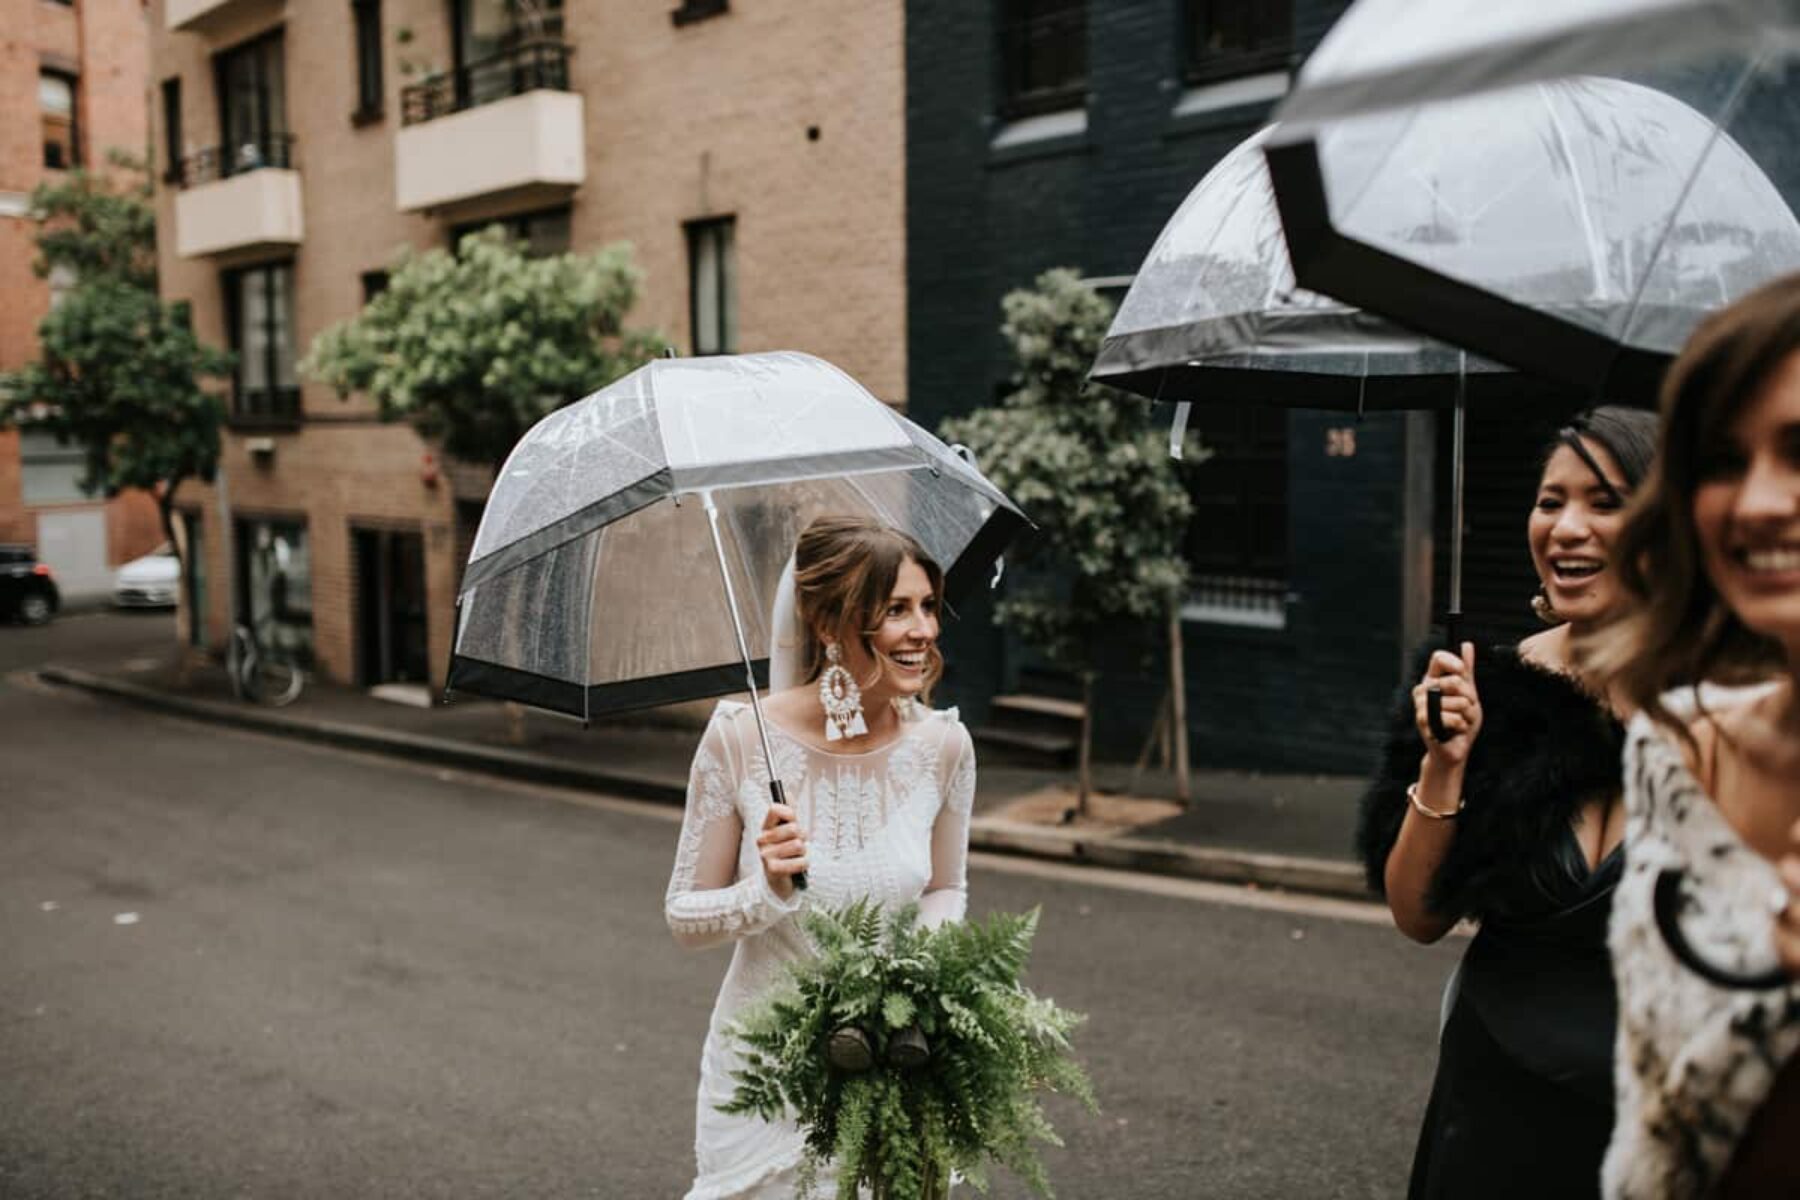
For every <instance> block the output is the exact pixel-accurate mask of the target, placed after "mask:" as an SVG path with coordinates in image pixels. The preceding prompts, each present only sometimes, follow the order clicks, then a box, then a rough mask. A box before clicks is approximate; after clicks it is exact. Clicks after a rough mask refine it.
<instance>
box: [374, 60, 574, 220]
mask: <svg viewBox="0 0 1800 1200" xmlns="http://www.w3.org/2000/svg"><path fill="white" fill-rule="evenodd" d="M567 82H568V48H567V47H565V46H561V45H557V44H554V43H536V44H532V45H527V46H523V47H520V48H518V49H515V50H512V51H509V52H507V53H506V54H503V55H499V56H497V57H495V58H492V59H489V60H486V61H485V62H480V63H475V64H471V65H470V66H468V67H462V68H459V69H457V70H455V71H452V72H448V73H446V74H443V75H438V76H434V77H433V78H431V79H428V80H426V81H424V82H423V83H419V84H414V85H413V86H412V87H409V88H407V89H406V90H405V92H404V93H403V94H402V96H401V119H402V126H401V128H400V130H399V132H398V134H397V135H396V136H395V138H394V197H395V203H396V205H397V206H398V207H399V209H400V210H401V211H402V212H419V211H424V210H469V209H472V208H479V207H484V206H487V205H490V204H492V203H495V202H500V201H506V202H512V201H518V202H520V203H531V202H551V201H554V200H557V199H561V198H563V197H566V196H567V195H568V194H569V193H570V192H572V191H574V190H575V189H576V188H577V187H579V186H580V185H581V183H582V181H583V180H585V179H586V178H587V160H586V149H585V147H586V139H585V130H584V123H583V116H582V104H581V97H580V96H577V95H575V94H573V93H571V92H569V91H567V90H565V89H566V87H567Z"/></svg>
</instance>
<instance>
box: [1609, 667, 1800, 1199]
mask: <svg viewBox="0 0 1800 1200" xmlns="http://www.w3.org/2000/svg"><path fill="white" fill-rule="evenodd" d="M1719 699H1722V698H1721V697H1709V698H1708V703H1707V708H1708V710H1709V711H1713V712H1717V711H1719V710H1720V709H1721V708H1723V707H1728V706H1729V704H1730V703H1731V701H1729V700H1725V701H1724V702H1723V703H1719V702H1715V701H1716V700H1719ZM1678 700H1684V701H1685V700H1688V697H1687V696H1686V695H1685V694H1681V693H1677V694H1675V695H1672V696H1670V697H1668V698H1666V700H1665V703H1668V704H1669V705H1670V707H1671V708H1672V709H1674V710H1676V711H1677V714H1678V715H1691V714H1688V713H1684V712H1683V710H1684V709H1686V708H1687V707H1688V705H1687V704H1678V703H1676V701H1678ZM1690 703H1691V702H1690ZM1625 811H1626V827H1625V841H1626V844H1627V845H1628V846H1630V848H1631V849H1630V852H1629V854H1628V856H1627V857H1628V864H1627V867H1626V872H1625V878H1624V880H1623V882H1621V883H1620V885H1619V889H1618V895H1617V898H1616V900H1615V902H1614V908H1613V917H1612V931H1611V935H1610V938H1611V945H1612V955H1613V971H1614V975H1615V977H1616V979H1617V982H1618V989H1619V1041H1618V1052H1617V1054H1616V1056H1615V1058H1614V1062H1615V1071H1616V1080H1617V1085H1618V1119H1617V1123H1616V1124H1615V1126H1614V1128H1613V1136H1612V1144H1611V1145H1610V1146H1609V1147H1608V1148H1607V1153H1606V1164H1605V1168H1604V1172H1603V1175H1602V1182H1603V1190H1604V1192H1605V1195H1606V1196H1607V1197H1609V1198H1611V1200H1650V1198H1652V1197H1654V1198H1656V1200H1672V1198H1679V1197H1690V1196H1692V1197H1699V1196H1707V1195H1711V1194H1712V1192H1713V1189H1714V1188H1715V1187H1716V1186H1717V1185H1718V1183H1719V1181H1720V1179H1721V1178H1722V1176H1723V1174H1724V1172H1725V1169H1726V1167H1727V1166H1728V1165H1729V1164H1730V1162H1731V1156H1732V1152H1733V1151H1734V1150H1735V1149H1736V1147H1737V1144H1738V1140H1739V1139H1740V1138H1741V1137H1742V1136H1743V1134H1744V1131H1745V1129H1746V1128H1747V1127H1748V1125H1749V1123H1750V1118H1751V1117H1752V1116H1753V1115H1755V1113H1756V1110H1757V1109H1758V1108H1759V1107H1760V1106H1761V1104H1762V1102H1763V1099H1764V1098H1765V1097H1766V1096H1767V1095H1768V1093H1769V1089H1770V1087H1771V1086H1772V1085H1773V1084H1774V1082H1775V1077H1776V1075H1777V1074H1778V1073H1779V1072H1780V1071H1781V1070H1782V1068H1783V1064H1785V1063H1787V1062H1788V1060H1789V1059H1791V1058H1792V1057H1793V1055H1794V1053H1795V1051H1796V1049H1800V983H1796V984H1791V985H1789V986H1788V987H1785V988H1775V989H1772V990H1769V991H1728V990H1725V989H1723V988H1720V987H1717V986H1715V985H1714V984H1712V983H1709V982H1707V981H1706V980H1704V979H1702V978H1700V976H1698V975H1696V974H1694V973H1693V972H1691V971H1689V970H1688V969H1687V968H1686V967H1684V966H1682V965H1681V964H1680V963H1678V962H1677V961H1676V960H1675V958H1674V956H1673V955H1672V954H1670V952H1669V948H1668V947H1667V946H1666V945H1665V944H1664V943H1663V940H1662V935H1661V934H1660V933H1659V932H1658V931H1657V928H1656V918H1655V915H1654V908H1653V903H1652V898H1653V895H1654V892H1655V887H1656V878H1657V876H1658V875H1659V874H1661V873H1662V871H1663V869H1664V868H1668V867H1679V868H1681V869H1682V870H1684V871H1685V872H1686V873H1687V876H1688V880H1687V884H1686V890H1687V892H1688V894H1689V895H1690V897H1691V901H1690V904H1689V906H1688V908H1687V911H1686V912H1685V913H1684V915H1683V917H1682V924H1683V927H1684V929H1685V930H1686V932H1687V935H1688V940H1689V941H1691V942H1692V943H1693V944H1694V946H1695V948H1696V949H1697V950H1699V952H1700V953H1701V954H1702V955H1703V956H1704V957H1706V958H1707V959H1708V960H1710V961H1713V962H1717V963H1718V964H1720V965H1721V966H1725V967H1731V968H1733V969H1736V970H1749V969H1754V968H1761V967H1767V966H1769V965H1770V964H1772V963H1773V962H1774V961H1775V949H1774V938H1773V935H1772V928H1771V927H1772V925H1773V922H1772V920H1771V918H1770V914H1769V907H1768V903H1767V901H1768V898H1769V896H1770V895H1771V894H1772V893H1773V892H1774V891H1775V888H1776V886H1777V884H1778V883H1779V876H1778V875H1777V874H1776V872H1775V868H1774V866H1773V864H1771V863H1770V862H1769V861H1768V860H1767V859H1765V858H1763V857H1762V856H1761V855H1759V854H1757V853H1756V852H1755V851H1754V850H1752V849H1751V848H1750V847H1749V846H1747V845H1745V844H1744V842H1743V840H1742V839H1741V838H1740V837H1739V836H1738V834H1737V831H1736V830H1734V829H1733V828H1732V827H1731V826H1730V825H1729V824H1728V823H1727V822H1726V820H1725V818H1724V816H1723V815H1722V814H1721V813H1720V812H1719V810H1718V806H1717V805H1715V804H1714V803H1713V801H1712V799H1711V797H1709V796H1708V795H1707V794H1706V792H1705V790H1704V789H1703V788H1702V787H1701V785H1700V782H1699V781H1698V780H1697V779H1695V778H1694V775H1693V773H1692V772H1691V771H1690V770H1689V769H1688V764H1687V761H1686V759H1685V758H1684V757H1683V755H1682V753H1681V750H1680V749H1679V748H1678V747H1677V746H1676V745H1675V744H1674V743H1673V742H1672V741H1670V740H1669V737H1668V735H1667V734H1665V733H1663V732H1662V731H1660V730H1658V729H1657V728H1656V727H1655V725H1654V724H1653V723H1652V722H1651V721H1650V720H1649V718H1648V717H1644V716H1639V717H1638V718H1637V719H1636V720H1635V721H1633V722H1632V725H1631V729H1630V734H1629V738H1628V740H1627V742H1626V746H1625Z"/></svg>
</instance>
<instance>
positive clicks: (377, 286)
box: [362, 271, 388, 304]
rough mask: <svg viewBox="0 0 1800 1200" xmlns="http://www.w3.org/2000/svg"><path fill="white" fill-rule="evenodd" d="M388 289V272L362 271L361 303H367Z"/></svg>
mask: <svg viewBox="0 0 1800 1200" xmlns="http://www.w3.org/2000/svg"><path fill="white" fill-rule="evenodd" d="M387 290H388V273H387V272H386V271H364V272H363V273H362V293H363V303H364V304H367V303H368V302H369V301H371V300H373V299H374V298H375V297H377V296H379V295H381V293H383V292H385V291H387Z"/></svg>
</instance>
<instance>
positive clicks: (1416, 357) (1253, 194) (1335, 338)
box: [1090, 127, 1574, 646]
mask: <svg viewBox="0 0 1800 1200" xmlns="http://www.w3.org/2000/svg"><path fill="white" fill-rule="evenodd" d="M1277 135H1278V131H1277V129H1275V128H1274V127H1271V128H1268V129H1264V130H1262V131H1261V132H1259V133H1257V134H1255V135H1254V136H1252V137H1250V138H1248V139H1247V140H1245V141H1244V142H1242V143H1241V144H1239V145H1238V146H1237V147H1236V148H1235V149H1234V150H1232V151H1231V153H1229V154H1227V155H1226V156H1225V157H1224V158H1223V159H1221V160H1220V161H1219V163H1218V164H1217V165H1216V166H1215V167H1214V168H1213V169H1212V170H1211V171H1209V172H1208V173H1207V175H1206V177H1205V178H1203V179H1202V180H1201V181H1200V182H1199V183H1198V184H1196V185H1195V186H1194V189H1193V191H1191V192H1190V193H1189V194H1188V197H1187V199H1186V200H1184V201H1183V202H1182V205H1181V207H1180V208H1179V209H1177V210H1176V211H1175V215H1174V216H1172V217H1171V218H1170V219H1169V223H1168V224H1167V225H1165V226H1164V227H1163V231H1162V233H1161V235H1160V236H1159V237H1158V238H1157V240H1156V244H1155V245H1154V246H1153V247H1152V248H1151V250H1150V253H1149V255H1148V257H1146V258H1145V259H1144V263H1143V266H1141V267H1140V268H1139V269H1138V273H1137V275H1136V276H1135V277H1134V278H1133V280H1132V284H1131V288H1130V290H1129V291H1128V292H1127V293H1126V295H1125V299H1124V300H1123V301H1122V302H1121V303H1120V305H1119V311H1118V314H1117V315H1116V316H1115V317H1114V318H1113V324H1112V328H1111V329H1110V330H1109V331H1108V332H1107V335H1106V339H1105V341H1103V342H1102V343H1101V347H1100V352H1099V354H1098V355H1097V356H1096V358H1095V361H1094V367H1093V370H1092V371H1091V373H1090V377H1091V378H1093V379H1094V380H1095V381H1097V382H1100V383H1106V384H1110V385H1112V386H1114V387H1120V388H1124V389H1126V390H1128V391H1132V392H1136V393H1137V394H1139V395H1142V396H1147V397H1149V398H1151V399H1153V400H1165V401H1172V402H1175V403H1176V404H1177V405H1178V406H1180V407H1178V409H1177V414H1176V417H1175V422H1174V430H1173V432H1172V435H1171V447H1173V446H1175V445H1176V444H1178V442H1179V439H1180V437H1181V434H1182V431H1183V428H1184V426H1185V422H1186V413H1187V406H1188V405H1190V404H1192V403H1195V402H1199V401H1228V402H1235V403H1247V404H1273V405H1279V406H1283V407H1294V408H1322V409H1335V410H1341V411H1347V412H1357V413H1361V412H1374V411H1384V410H1396V409H1443V410H1447V411H1449V412H1451V413H1452V414H1453V420H1454V427H1453V430H1452V437H1451V447H1452V451H1451V453H1452V461H1451V488H1450V493H1451V508H1452V513H1451V521H1450V530H1451V537H1450V572H1449V611H1448V613H1447V614H1446V619H1445V626H1446V631H1447V635H1448V641H1449V643H1450V645H1452V646H1455V645H1459V644H1460V643H1461V640H1462V630H1461V623H1462V574H1463V572H1462V527H1463V514H1462V503H1463V467H1464V447H1463V441H1464V439H1463V424H1464V417H1465V412H1466V407H1467V405H1468V404H1471V403H1474V404H1505V405H1513V406H1519V405H1527V404H1545V403H1549V402H1552V401H1564V402H1566V401H1569V400H1571V399H1572V398H1573V395H1574V394H1573V393H1572V392H1571V391H1570V390H1569V389H1566V388H1559V387H1558V386H1557V385H1554V384H1549V383H1546V382H1544V381H1543V380H1538V379H1532V378H1530V377H1528V376H1525V375H1522V374H1520V373H1518V372H1516V371H1512V370H1508V369H1505V368H1502V367H1500V366H1497V365H1496V364H1494V363H1492V362H1488V361H1486V360H1483V359H1480V358H1477V357H1475V356H1473V355H1471V354H1469V353H1467V352H1466V351H1464V350H1462V349H1460V348H1458V347H1456V346H1451V345H1446V344H1445V343H1443V342H1439V341H1436V340H1435V339H1432V338H1429V337H1426V336H1423V335H1421V334H1418V333H1415V332H1412V331H1411V330H1407V329H1404V328H1402V327H1400V326H1398V325H1395V324H1393V323H1392V322H1389V321H1386V320H1383V319H1381V318H1380V317H1376V316H1373V315H1371V314H1370V313H1367V312H1364V311H1362V310H1360V309H1357V308H1354V307H1352V306H1350V305H1348V304H1345V303H1343V302H1342V301H1340V300H1335V299H1332V298H1331V297H1328V296H1322V295H1320V294H1318V293H1316V292H1309V291H1306V290H1305V289H1303V288H1301V287H1300V286H1299V285H1298V284H1297V283H1296V282H1295V279H1294V271H1293V267H1292V265H1291V263H1290V262H1289V260H1288V250H1287V242H1286V240H1285V239H1284V237H1283V235H1282V229H1281V218H1280V215H1279V214H1278V212H1277V211H1276V207H1275V196H1274V193H1273V190H1272V189H1271V187H1270V181H1269V171H1268V165H1267V163H1266V161H1265V159H1264V156H1263V148H1264V146H1265V144H1267V142H1268V141H1269V139H1270V138H1271V137H1273V136H1277Z"/></svg>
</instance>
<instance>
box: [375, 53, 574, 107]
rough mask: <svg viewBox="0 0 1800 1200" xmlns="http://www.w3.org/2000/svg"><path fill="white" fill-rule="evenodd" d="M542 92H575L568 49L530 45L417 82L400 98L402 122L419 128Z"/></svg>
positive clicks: (402, 92)
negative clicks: (462, 113)
mask: <svg viewBox="0 0 1800 1200" xmlns="http://www.w3.org/2000/svg"><path fill="white" fill-rule="evenodd" d="M539 88H549V89H551V90H553V91H558V92H566V91H568V90H569V47H568V46H566V45H563V44H562V43H561V42H528V43H526V44H525V45H522V46H518V47H516V48H514V49H511V50H508V51H506V52H505V53H503V54H496V55H494V56H493V57H492V58H484V59H482V60H481V61H480V62H473V63H469V64H467V65H466V66H461V67H457V68H456V69H455V70H453V71H445V72H443V73H442V74H439V75H433V76H432V77H431V78H429V79H426V80H424V81H422V82H420V83H415V84H413V85H411V86H410V87H407V88H405V89H404V90H402V91H401V93H400V123H401V124H402V125H417V124H419V123H420V122H422V121H432V120H436V119H437V118H438V117H444V116H449V115H450V114H451V113H456V112H462V111H463V110H464V109H468V108H474V107H476V106H477V105H482V104H491V103H492V102H494V101H495V100H504V99H506V98H507V97H508V96H522V95H524V94H525V93H526V92H530V91H536V90H537V89H539Z"/></svg>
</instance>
